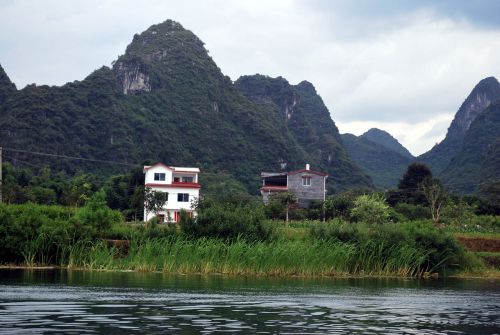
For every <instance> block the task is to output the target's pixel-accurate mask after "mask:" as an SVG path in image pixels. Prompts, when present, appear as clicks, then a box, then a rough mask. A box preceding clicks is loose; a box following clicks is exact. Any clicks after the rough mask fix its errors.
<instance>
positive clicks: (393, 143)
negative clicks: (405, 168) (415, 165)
mask: <svg viewBox="0 0 500 335" xmlns="http://www.w3.org/2000/svg"><path fill="white" fill-rule="evenodd" d="M360 137H363V138H366V139H367V140H370V141H372V142H375V143H378V144H380V145H382V146H384V147H386V148H387V149H390V150H392V151H395V152H397V153H399V154H400V155H401V156H403V157H407V158H409V159H412V158H414V157H413V155H412V154H411V153H410V152H409V151H408V149H406V148H405V147H404V146H403V145H402V144H401V143H399V141H398V140H397V139H395V138H394V137H392V135H391V134H389V133H388V132H386V131H384V130H381V129H377V128H371V129H369V130H368V131H367V132H366V133H364V134H363V135H361V136H360Z"/></svg>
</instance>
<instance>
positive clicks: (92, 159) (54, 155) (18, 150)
mask: <svg viewBox="0 0 500 335" xmlns="http://www.w3.org/2000/svg"><path fill="white" fill-rule="evenodd" d="M3 150H4V151H11V152H19V153H25V154H32V155H39V156H46V157H59V158H64V159H75V160H81V161H87V162H95V163H106V164H116V165H125V166H137V164H130V163H124V162H116V161H109V160H104V159H94V158H84V157H75V156H67V155H58V154H50V153H46V152H35V151H29V150H21V149H12V148H5V147H4V148H3Z"/></svg>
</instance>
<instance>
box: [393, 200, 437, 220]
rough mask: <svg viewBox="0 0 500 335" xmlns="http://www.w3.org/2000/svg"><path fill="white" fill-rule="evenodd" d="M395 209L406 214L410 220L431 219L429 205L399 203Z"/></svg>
mask: <svg viewBox="0 0 500 335" xmlns="http://www.w3.org/2000/svg"><path fill="white" fill-rule="evenodd" d="M394 209H395V210H396V211H397V212H398V213H400V214H402V215H404V216H405V217H406V218H407V219H408V220H421V219H430V218H431V213H430V210H429V208H428V207H426V206H423V205H414V204H408V203H404V202H401V203H398V204H397V205H396V206H395V207H394Z"/></svg>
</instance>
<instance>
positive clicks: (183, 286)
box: [0, 270, 500, 335]
mask: <svg viewBox="0 0 500 335" xmlns="http://www.w3.org/2000/svg"><path fill="white" fill-rule="evenodd" d="M499 284H500V282H498V281H492V280H457V279H453V280H451V279H446V280H414V279H386V278H377V279H359V278H358V279H356V278H350V279H332V278H324V279H300V278H289V279H274V278H242V277H226V276H217V275H213V276H196V275H189V276H183V275H166V274H161V273H133V272H88V271H65V270H0V334H53V333H59V334H60V333H65V334H85V333H90V334H93V333H100V334H129V333H130V334H155V333H158V334H219V333H241V334H276V333H280V334H296V333H299V334H481V335H485V334H500V287H499Z"/></svg>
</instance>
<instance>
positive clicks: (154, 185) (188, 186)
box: [145, 182, 201, 188]
mask: <svg viewBox="0 0 500 335" xmlns="http://www.w3.org/2000/svg"><path fill="white" fill-rule="evenodd" d="M145 186H146V187H165V188H172V187H182V188H201V185H200V184H198V183H181V182H174V183H172V184H155V183H149V184H146V185H145Z"/></svg>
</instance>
